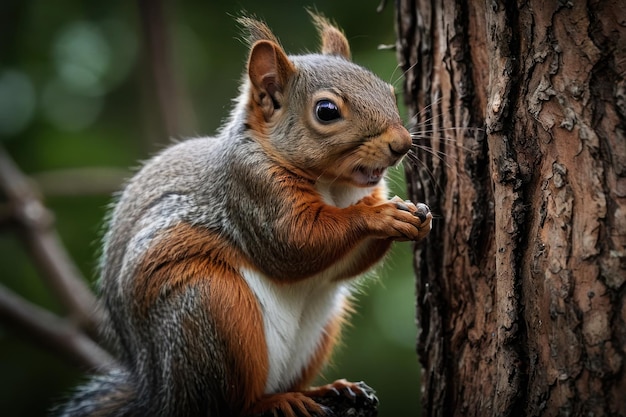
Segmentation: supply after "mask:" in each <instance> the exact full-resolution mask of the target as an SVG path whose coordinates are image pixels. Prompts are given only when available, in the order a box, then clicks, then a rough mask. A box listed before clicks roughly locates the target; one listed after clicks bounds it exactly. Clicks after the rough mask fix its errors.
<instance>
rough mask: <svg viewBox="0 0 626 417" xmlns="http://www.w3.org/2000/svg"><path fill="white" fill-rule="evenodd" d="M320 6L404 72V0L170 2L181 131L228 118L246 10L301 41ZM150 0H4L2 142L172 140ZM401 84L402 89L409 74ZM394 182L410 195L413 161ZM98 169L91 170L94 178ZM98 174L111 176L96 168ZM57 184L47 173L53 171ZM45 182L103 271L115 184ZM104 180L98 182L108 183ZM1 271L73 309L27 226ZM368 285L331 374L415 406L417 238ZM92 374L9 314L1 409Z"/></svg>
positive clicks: (357, 53)
mask: <svg viewBox="0 0 626 417" xmlns="http://www.w3.org/2000/svg"><path fill="white" fill-rule="evenodd" d="M305 6H306V7H315V8H317V10H319V11H320V12H323V13H324V14H326V15H327V16H329V17H331V18H332V19H334V20H335V21H336V22H337V23H338V24H339V25H340V26H341V27H343V29H344V30H345V32H346V34H347V36H348V38H349V40H350V42H351V46H352V48H353V55H354V61H356V62H357V63H359V64H362V65H364V66H366V67H368V68H370V69H371V70H373V71H374V72H375V73H377V74H378V75H380V76H381V77H382V78H383V79H386V80H388V81H390V82H391V81H394V82H395V81H397V80H398V79H399V75H400V74H398V71H397V70H396V62H395V56H394V53H393V52H390V51H381V50H378V48H377V47H378V45H379V44H392V43H394V42H395V37H394V31H393V10H392V5H387V7H386V9H385V10H384V11H383V13H377V12H376V7H377V6H378V4H377V3H376V2H374V1H366V2H363V1H358V0H350V1H343V2H337V1H330V0H319V1H317V2H315V3H313V2H305V1H286V0H283V1H273V2H271V3H270V2H254V1H251V0H246V1H243V0H241V1H237V2H226V1H223V2H216V1H213V2H209V1H187V2H184V4H183V3H182V2H179V3H178V4H174V2H170V3H168V4H166V6H165V16H166V19H167V26H166V27H167V30H168V32H169V41H170V47H171V53H172V55H173V58H174V59H173V63H172V64H173V69H174V73H175V80H176V82H177V85H178V88H180V89H181V91H182V93H183V96H184V97H188V98H189V99H188V100H187V101H185V102H182V103H181V106H182V110H181V119H182V125H181V130H180V132H179V133H178V134H177V135H176V136H177V137H178V138H184V137H188V136H192V135H197V134H211V133H212V132H214V131H215V130H216V128H217V127H218V126H219V125H220V121H221V120H223V118H224V117H226V116H227V114H228V112H229V110H230V107H231V99H232V98H233V97H235V95H236V94H237V85H238V82H239V79H240V77H241V74H242V71H243V65H244V63H245V59H246V49H245V46H244V45H243V43H242V42H240V41H239V40H238V38H239V32H238V30H239V29H238V28H237V26H236V24H235V22H234V20H233V18H232V17H233V16H237V15H240V14H241V12H242V10H246V11H247V12H249V13H253V14H255V15H257V16H259V17H261V18H263V19H265V20H266V21H267V22H268V24H269V25H270V27H272V29H273V30H274V31H275V33H276V34H277V35H278V36H279V38H280V39H281V41H282V43H283V45H284V47H285V49H286V50H287V51H288V52H291V53H298V52H304V51H307V50H315V49H316V48H317V42H318V39H317V35H316V34H315V31H314V28H313V25H312V24H311V23H310V22H309V17H308V15H307V13H306V12H305ZM143 45H144V43H143V39H142V36H141V25H140V13H139V8H138V6H137V3H136V2H132V1H121V0H108V1H96V0H93V1H87V2H86V1H78V0H55V1H34V0H4V1H3V2H1V3H0V140H1V141H2V144H3V145H4V146H5V147H6V148H7V150H8V151H9V153H10V154H11V156H12V157H13V158H14V159H15V160H16V162H17V163H18V165H19V166H20V167H21V169H22V170H24V171H25V172H26V173H27V174H29V175H31V176H34V177H35V178H46V173H50V172H54V171H57V170H66V169H69V168H73V169H75V168H88V167H107V168H116V169H124V170H126V169H128V168H133V167H136V166H137V165H138V161H140V160H142V159H145V158H147V157H149V156H150V155H151V154H153V153H154V152H156V151H157V150H158V149H161V148H162V147H163V146H165V145H167V144H168V143H169V142H170V140H169V139H168V138H167V135H166V134H165V133H164V132H165V131H164V124H163V120H162V119H161V114H160V113H159V109H158V106H157V104H156V102H157V96H156V93H155V91H154V82H153V78H152V77H153V72H152V69H151V66H150V65H151V64H150V62H149V61H148V60H147V59H146V50H145V49H146V48H145V47H144V46H143ZM396 87H397V89H398V90H400V85H399V83H396ZM393 175H394V177H393V179H392V183H393V191H394V192H395V193H397V194H399V195H403V194H404V191H403V185H402V184H403V180H402V174H401V171H400V170H398V171H396V172H394V173H393ZM87 180H89V179H87ZM93 181H97V179H96V178H94V179H93ZM42 184H43V183H42ZM58 185H61V186H62V187H61V188H62V189H63V190H64V191H63V193H61V194H60V195H59V194H57V193H56V192H55V191H54V190H57V191H58V187H50V186H48V187H44V186H43V185H42V192H43V194H44V196H45V204H46V206H47V207H49V208H50V209H51V210H52V211H53V213H54V214H55V217H56V226H57V228H58V230H59V233H60V235H61V237H62V239H63V242H64V243H65V245H66V246H67V248H68V250H69V253H70V254H71V256H72V258H73V259H74V260H75V262H76V263H77V265H78V267H79V268H80V270H81V271H82V273H83V274H84V276H85V277H87V278H88V279H89V281H90V283H92V284H93V282H94V281H95V280H96V277H95V276H94V271H95V264H96V262H97V253H98V246H99V239H100V234H101V228H102V224H103V218H104V216H105V213H106V211H107V205H108V204H109V202H110V200H111V198H110V193H109V192H104V193H100V194H99V195H98V194H97V195H80V191H79V190H73V189H72V182H68V183H65V184H58ZM96 188H99V187H96V186H95V185H94V189H96ZM0 270H1V271H2V272H1V274H0V282H1V283H2V284H3V285H6V286H7V287H9V288H11V289H12V290H13V291H15V292H17V293H18V294H20V295H22V296H23V297H25V298H26V299H28V300H31V301H32V302H34V303H37V304H38V305H41V306H44V307H46V308H49V309H50V310H52V311H54V312H56V313H58V314H61V315H62V314H63V313H64V312H63V309H62V306H60V305H59V304H58V302H57V301H56V300H55V299H54V297H53V296H52V295H51V294H50V291H49V288H48V287H47V286H46V285H45V283H43V282H42V281H41V279H40V276H39V274H38V272H37V270H36V268H35V267H34V266H33V263H32V260H31V259H30V258H29V257H28V255H27V253H26V251H25V250H24V248H23V245H22V242H21V241H20V240H19V238H18V237H17V236H16V235H15V234H13V233H11V231H10V230H9V231H7V230H5V231H3V233H2V234H0ZM375 275H377V276H378V278H375V279H369V280H368V283H367V285H364V287H363V288H364V290H363V293H364V294H361V295H360V296H359V297H358V302H357V307H358V308H357V313H356V315H355V317H354V320H353V325H352V326H350V327H349V328H348V329H346V331H345V333H344V336H345V337H344V338H343V343H342V346H341V347H340V348H339V349H338V352H337V354H336V355H335V357H334V360H333V364H332V365H331V366H330V367H329V368H328V369H327V370H326V372H325V373H324V377H325V378H327V379H328V380H332V379H336V378H340V377H342V378H343V377H345V378H348V379H352V380H364V381H366V382H367V383H368V384H370V385H371V386H373V387H374V388H375V389H376V390H377V391H378V394H379V398H380V400H381V406H380V410H381V412H380V415H381V417H391V416H410V415H412V416H415V415H418V414H419V411H418V401H419V398H418V393H419V370H418V362H417V358H416V356H415V354H414V348H413V346H414V341H415V336H416V328H415V324H414V311H413V310H414V307H413V305H414V295H413V294H414V292H413V291H414V290H413V273H412V268H411V248H410V246H409V245H408V244H406V245H396V247H395V249H394V251H393V253H392V254H391V256H390V257H389V258H388V260H387V262H386V263H385V265H384V266H383V267H380V268H379V269H378V271H377V273H376V274H375ZM82 378H83V374H82V372H81V371H80V370H78V369H75V368H74V367H72V366H70V365H68V364H67V363H65V362H62V361H61V360H60V359H59V358H57V357H55V356H53V355H51V354H49V353H48V352H46V351H44V350H43V349H41V348H39V347H38V346H33V345H31V344H29V343H28V342H26V341H24V340H23V339H21V338H20V337H18V335H16V334H14V333H13V332H10V331H8V329H6V328H5V327H4V326H2V325H1V324H0V414H1V415H3V416H41V415H45V413H46V410H47V409H49V407H50V406H52V405H53V404H54V403H55V402H57V401H58V400H59V398H61V397H62V396H63V395H65V394H66V393H67V392H68V390H70V388H71V387H72V386H74V385H76V384H77V383H78V382H79V381H81V379H82Z"/></svg>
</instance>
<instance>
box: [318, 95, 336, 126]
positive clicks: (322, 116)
mask: <svg viewBox="0 0 626 417" xmlns="http://www.w3.org/2000/svg"><path fill="white" fill-rule="evenodd" d="M315 116H316V117H317V120H319V121H320V122H322V123H330V122H334V121H335V120H337V119H339V118H341V113H339V107H337V105H336V104H335V103H333V102H332V101H330V100H320V101H318V102H317V104H316V105H315Z"/></svg>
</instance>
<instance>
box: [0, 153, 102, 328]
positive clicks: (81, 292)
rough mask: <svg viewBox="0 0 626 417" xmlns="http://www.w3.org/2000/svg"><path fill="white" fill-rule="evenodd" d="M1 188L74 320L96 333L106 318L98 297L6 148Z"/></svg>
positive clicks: (37, 260) (43, 270)
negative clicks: (98, 306) (69, 253)
mask: <svg viewBox="0 0 626 417" xmlns="http://www.w3.org/2000/svg"><path fill="white" fill-rule="evenodd" d="M0 189H1V190H2V191H4V194H5V195H6V196H7V199H8V202H9V208H10V212H11V213H12V215H13V216H14V218H15V220H16V221H17V223H18V225H19V226H20V233H19V235H20V236H21V237H22V239H23V240H24V242H25V244H26V246H27V248H28V249H29V251H30V254H31V256H32V257H33V259H34V264H35V265H36V267H37V268H38V269H39V272H40V273H41V275H42V276H43V277H44V278H45V281H46V282H47V283H48V284H49V285H50V288H51V289H52V291H53V292H54V293H55V295H56V296H57V297H58V298H59V300H60V302H61V304H62V305H63V307H64V308H66V309H67V311H68V314H69V315H70V318H71V320H72V321H74V322H76V323H77V324H78V325H79V326H80V327H81V328H83V329H85V330H87V331H88V332H89V333H90V334H96V332H97V328H98V325H99V324H100V323H101V322H102V321H103V317H102V316H101V314H99V313H98V312H97V311H96V299H95V296H94V295H93V293H92V292H91V290H90V289H89V287H88V286H87V284H86V283H85V280H84V279H83V277H82V276H81V274H80V272H79V271H78V268H76V266H75V265H74V264H73V262H72V261H71V259H70V257H69V256H68V254H67V252H66V250H65V248H64V247H63V244H62V243H61V240H60V239H59V236H58V235H57V233H56V231H55V230H54V229H53V227H52V225H53V216H52V214H51V213H50V212H49V211H48V210H47V209H46V208H45V207H44V206H43V204H42V203H41V201H40V199H39V197H38V195H37V193H36V192H35V190H34V188H33V186H32V184H31V182H30V181H29V180H28V179H27V178H26V176H25V175H24V174H23V173H22V172H21V171H20V170H19V168H18V167H17V166H16V165H15V163H14V162H13V160H12V159H11V158H10V157H9V156H8V154H7V153H6V151H5V150H4V149H3V148H2V147H0Z"/></svg>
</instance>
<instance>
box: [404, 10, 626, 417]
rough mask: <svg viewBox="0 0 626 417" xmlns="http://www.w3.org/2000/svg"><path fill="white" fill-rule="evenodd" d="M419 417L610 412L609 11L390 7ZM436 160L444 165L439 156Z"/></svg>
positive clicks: (615, 162)
mask: <svg viewBox="0 0 626 417" xmlns="http://www.w3.org/2000/svg"><path fill="white" fill-rule="evenodd" d="M397 30H398V57H399V60H400V64H401V66H402V68H403V69H404V71H406V78H405V99H406V103H407V106H408V109H409V111H410V112H411V113H412V114H414V115H416V116H415V122H416V124H415V127H414V129H413V130H414V132H415V142H416V154H415V157H416V159H417V161H416V162H415V161H414V162H415V163H413V164H411V163H409V164H406V166H407V176H408V182H409V188H410V189H409V192H410V194H411V197H412V198H413V199H415V200H419V201H424V202H426V203H428V204H429V205H430V207H431V210H432V211H433V213H435V214H438V215H439V216H440V217H439V219H438V220H437V221H436V222H435V224H434V228H433V231H432V232H431V234H430V237H429V238H428V241H427V244H426V245H423V246H421V247H420V248H419V249H418V250H416V269H417V275H418V280H417V309H418V312H417V316H418V322H419V325H420V327H421V332H420V335H419V337H418V353H419V355H420V360H421V362H422V365H423V377H422V384H423V407H424V409H423V415H426V416H449V415H457V416H486V415H494V416H553V415H577V416H582V415H585V416H586V415H595V416H618V415H621V416H625V415H626V399H625V394H626V362H625V359H626V297H625V294H626V285H624V281H625V280H626V134H625V130H626V14H624V4H623V2H620V1H613V2H612V1H588V2H583V1H570V2H567V1H548V2H545V1H543V0H530V1H524V2H517V3H515V2H500V1H482V2H475V1H469V0H466V1H462V0H458V1H444V2H442V4H440V3H439V2H429V1H419V0H398V1H397ZM444 155H445V156H444Z"/></svg>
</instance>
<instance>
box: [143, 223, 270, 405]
mask: <svg viewBox="0 0 626 417" xmlns="http://www.w3.org/2000/svg"><path fill="white" fill-rule="evenodd" d="M245 264H246V262H245V258H244V257H243V255H242V254H241V253H239V251H237V250H235V249H234V248H233V246H232V245H230V244H228V243H227V242H225V241H224V240H223V239H222V238H220V237H219V236H217V235H215V234H213V233H211V232H209V231H208V230H205V229H200V228H197V227H193V226H191V225H189V224H180V225H178V226H176V227H174V228H172V229H171V230H170V231H169V232H168V233H166V234H165V235H164V236H163V237H162V238H161V239H160V241H159V243H157V244H156V245H154V246H153V247H152V248H151V249H150V250H149V251H148V252H147V253H146V255H145V256H144V262H143V263H142V264H141V265H140V266H139V268H138V270H137V274H136V275H135V293H136V294H137V296H136V299H137V300H138V301H139V304H138V307H139V308H140V310H141V313H142V314H146V313H147V312H148V310H149V309H150V307H151V306H152V305H153V304H154V303H155V302H156V301H157V299H158V298H159V297H165V296H167V295H169V294H170V293H173V292H175V291H182V290H185V289H186V288H189V287H191V286H196V287H197V288H199V289H200V292H201V295H200V297H201V298H202V300H203V303H204V304H205V308H206V310H207V311H208V312H209V313H210V316H211V318H212V320H213V321H214V323H215V326H216V330H217V333H218V335H219V339H220V340H221V341H222V343H223V344H224V350H225V352H226V354H227V360H226V363H224V364H223V365H224V366H225V367H226V372H225V375H227V376H228V379H229V380H228V381H226V385H227V386H228V387H229V388H231V389H229V390H228V391H227V392H226V393H225V396H226V400H227V403H228V404H229V406H230V407H231V412H233V413H238V412H241V411H242V410H247V409H249V408H250V407H251V406H252V404H254V403H255V402H256V401H257V400H258V399H259V398H261V397H262V395H263V390H264V389H265V380H266V377H267V367H268V364H267V351H266V345H265V339H264V334H263V319H262V316H261V312H260V310H259V306H258V303H257V301H256V298H255V296H254V295H253V294H252V292H251V291H250V289H249V288H248V286H247V285H246V283H245V281H244V280H243V278H242V277H241V275H240V274H239V272H238V271H239V268H240V267H241V266H242V265H245ZM203 330H204V329H196V331H203ZM188 331H192V329H191V328H190V329H189V330H188ZM198 348H199V349H204V348H206V347H202V346H200V347H198Z"/></svg>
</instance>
